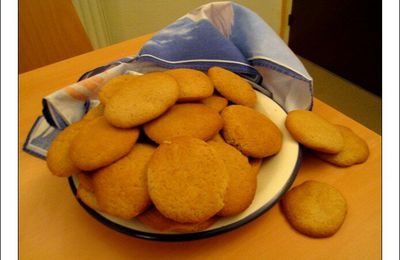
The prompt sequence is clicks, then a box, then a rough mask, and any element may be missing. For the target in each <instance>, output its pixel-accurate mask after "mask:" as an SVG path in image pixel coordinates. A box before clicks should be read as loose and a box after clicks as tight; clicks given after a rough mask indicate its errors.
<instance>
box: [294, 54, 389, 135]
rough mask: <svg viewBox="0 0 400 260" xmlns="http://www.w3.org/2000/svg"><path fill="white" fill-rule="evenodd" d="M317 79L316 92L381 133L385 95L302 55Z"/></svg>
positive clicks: (324, 99) (313, 76) (304, 62)
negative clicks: (351, 80) (378, 94)
mask: <svg viewBox="0 0 400 260" xmlns="http://www.w3.org/2000/svg"><path fill="white" fill-rule="evenodd" d="M299 58H300V60H301V61H302V62H303V64H304V66H305V67H306V69H307V71H308V73H309V74H310V75H311V77H312V78H313V79H314V95H315V97H317V98H318V99H320V100H322V101H324V102H325V103H327V104H329V105H330V106H332V107H334V108H335V109H337V110H339V111H341V112H342V113H344V114H346V115H348V116H349V117H351V118H353V119H354V120H356V121H358V122H360V123H361V124H363V125H364V126H366V127H368V128H369V129H371V130H373V131H374V132H376V133H378V134H380V135H381V133H382V99H381V98H380V97H378V96H376V95H374V94H372V93H371V92H368V91H366V90H364V89H363V88H361V87H359V86H357V85H355V84H353V83H351V82H350V81H348V80H346V79H344V78H341V77H339V76H338V75H336V74H334V73H332V72H330V71H328V70H326V69H324V68H322V67H320V66H318V65H316V64H314V63H312V62H310V61H308V60H306V59H304V58H302V57H299Z"/></svg>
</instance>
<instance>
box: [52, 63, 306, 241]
mask: <svg viewBox="0 0 400 260" xmlns="http://www.w3.org/2000/svg"><path fill="white" fill-rule="evenodd" d="M257 89H262V87H260V86H257V85H255V84H254V83H251V82H248V81H246V80H245V79H243V78H241V77H239V76H238V75H236V74H234V73H233V72H230V71H228V70H226V69H223V68H219V67H213V68H210V69H209V70H208V72H207V73H204V72H202V71H197V70H193V69H172V70H167V71H163V72H151V73H146V74H144V75H140V76H138V75H122V76H118V77H116V78H114V79H112V80H110V81H109V82H108V83H106V84H105V85H104V86H103V87H102V89H101V90H100V92H99V95H98V96H99V100H100V104H99V105H98V106H96V107H94V108H92V109H90V110H89V111H88V113H87V114H86V115H85V116H84V117H83V118H82V119H81V120H80V121H78V122H76V123H73V124H72V125H70V126H68V127H67V128H66V129H64V131H62V132H61V133H60V134H59V135H58V136H57V138H56V139H55V140H54V141H53V143H52V144H51V146H50V148H49V151H48V157H47V165H48V168H49V169H50V171H51V172H52V173H53V175H55V176H59V177H68V181H69V184H70V187H71V190H72V192H73V194H74V195H75V196H76V197H77V201H78V202H79V203H80V205H82V207H83V208H84V209H85V210H86V211H87V212H88V213H89V214H90V215H91V216H93V217H94V218H95V219H96V220H98V221H100V222H101V223H103V224H104V225H106V226H108V227H110V228H112V229H114V230H116V231H118V232H121V233H124V234H127V235H131V236H135V237H139V238H143V239H150V240H162V241H184V240H195V239H202V238H207V237H211V236H215V235H218V234H222V233H225V232H228V231H231V230H234V229H236V228H238V227H240V226H242V225H244V224H246V223H249V222H251V221H252V220H254V219H255V218H257V217H259V216H261V215H262V214H263V213H265V212H266V211H267V210H268V209H270V208H271V207H272V206H274V205H275V204H276V203H277V202H278V201H279V199H280V198H281V197H282V196H283V195H284V194H285V193H286V191H287V190H288V189H289V188H290V186H291V184H292V183H293V181H294V179H295V177H296V175H297V172H298V170H299V167H300V162H301V149H300V146H299V143H298V142H296V141H295V140H294V139H293V138H292V137H291V135H290V134H289V132H288V131H287V129H286V127H285V120H286V116H287V113H286V112H285V110H284V109H283V108H282V107H280V106H279V105H278V104H277V103H276V102H275V101H273V100H272V99H271V98H269V97H268V96H267V95H265V93H261V92H260V91H258V90H257Z"/></svg>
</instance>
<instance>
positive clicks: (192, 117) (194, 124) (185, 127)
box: [143, 103, 223, 144]
mask: <svg viewBox="0 0 400 260" xmlns="http://www.w3.org/2000/svg"><path fill="white" fill-rule="evenodd" d="M222 124H223V123H222V118H221V116H220V115H219V114H218V113H217V112H216V111H214V110H212V109H211V108H209V107H207V106H206V105H203V104H198V103H184V104H176V105H174V106H172V107H171V108H170V109H169V110H168V111H167V112H166V113H165V114H163V115H162V116H160V117H159V118H157V119H155V120H153V121H151V122H149V123H147V124H145V125H144V127H143V130H144V132H145V134H146V135H147V136H148V137H149V138H150V139H151V140H153V141H155V142H157V143H159V144H160V143H162V142H163V141H165V140H171V139H172V138H174V137H179V136H192V137H197V138H200V139H202V140H205V141H206V140H208V139H210V138H212V137H213V136H214V135H215V134H217V133H218V132H219V130H221V128H222Z"/></svg>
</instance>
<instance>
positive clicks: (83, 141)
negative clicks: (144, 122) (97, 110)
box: [69, 116, 139, 171]
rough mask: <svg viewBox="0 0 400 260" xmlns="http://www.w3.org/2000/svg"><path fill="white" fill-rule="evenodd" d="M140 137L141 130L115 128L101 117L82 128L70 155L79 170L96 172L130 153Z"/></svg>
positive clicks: (73, 141)
mask: <svg viewBox="0 0 400 260" xmlns="http://www.w3.org/2000/svg"><path fill="white" fill-rule="evenodd" d="M138 137H139V129H137V128H131V129H120V128H116V127H113V126H112V125H110V124H109V123H108V122H107V120H106V119H105V118H104V116H101V117H98V118H96V119H94V120H92V121H90V122H88V123H87V124H85V126H84V127H82V129H81V131H80V132H79V133H78V134H77V135H76V136H75V138H74V139H73V140H72V143H71V147H70V149H69V155H70V158H71V160H72V162H73V163H74V165H75V166H76V167H78V168H79V169H81V170H84V171H91V170H95V169H98V168H100V167H104V166H107V165H109V164H111V163H113V162H114V161H116V160H118V159H120V158H121V157H123V156H124V155H126V154H127V153H129V151H130V150H131V149H132V147H133V145H134V144H135V142H136V140H137V138H138Z"/></svg>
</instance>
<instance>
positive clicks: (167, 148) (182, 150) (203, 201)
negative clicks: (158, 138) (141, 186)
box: [147, 136, 229, 223]
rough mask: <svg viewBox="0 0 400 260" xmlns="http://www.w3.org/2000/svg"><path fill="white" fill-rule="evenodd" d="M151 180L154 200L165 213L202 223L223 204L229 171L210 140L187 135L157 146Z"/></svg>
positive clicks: (150, 175) (149, 170)
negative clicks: (205, 140) (208, 141)
mask: <svg viewBox="0 0 400 260" xmlns="http://www.w3.org/2000/svg"><path fill="white" fill-rule="evenodd" d="M147 181H148V188H149V194H150V197H151V200H152V201H153V203H154V205H155V206H156V208H157V209H158V210H159V211H160V212H161V214H163V215H164V216H165V217H167V218H169V219H172V220H174V221H177V222H180V223H198V222H203V221H206V220H207V219H209V218H211V217H212V216H214V215H215V214H216V213H217V212H218V211H220V210H221V209H222V208H223V206H224V196H225V192H226V188H227V185H228V181H229V175H228V174H227V172H226V170H225V165H224V162H223V161H222V159H221V158H220V157H219V156H218V155H217V153H216V152H215V150H214V149H213V148H212V147H211V146H210V145H209V144H207V143H206V142H204V141H202V140H200V139H197V138H193V137H187V136H185V137H178V138H174V139H172V140H171V141H165V142H164V143H162V144H161V145H160V146H159V147H158V148H157V150H156V151H155V152H154V154H153V157H152V158H151V160H150V162H149V165H148V170H147Z"/></svg>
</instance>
